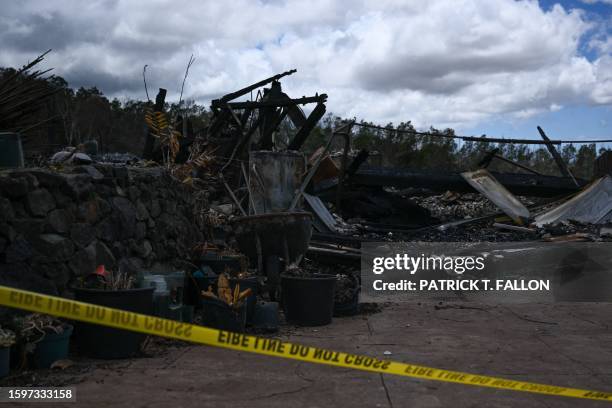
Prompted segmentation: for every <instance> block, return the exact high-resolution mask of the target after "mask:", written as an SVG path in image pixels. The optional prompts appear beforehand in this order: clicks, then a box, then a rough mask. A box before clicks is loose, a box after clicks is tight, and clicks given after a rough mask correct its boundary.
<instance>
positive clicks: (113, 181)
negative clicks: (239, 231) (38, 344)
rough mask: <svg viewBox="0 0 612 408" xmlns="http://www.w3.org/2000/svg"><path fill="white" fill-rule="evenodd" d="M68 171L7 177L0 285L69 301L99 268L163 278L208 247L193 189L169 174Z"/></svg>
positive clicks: (0, 226) (0, 184)
mask: <svg viewBox="0 0 612 408" xmlns="http://www.w3.org/2000/svg"><path fill="white" fill-rule="evenodd" d="M68 171H69V172H65V171H63V172H61V173H60V172H54V171H50V170H44V169H21V170H12V171H3V172H0V284H6V285H10V286H16V287H20V288H24V289H31V290H36V291H44V292H46V293H51V294H60V295H66V294H67V292H69V288H70V284H71V282H72V281H74V280H75V279H77V278H78V277H80V276H83V275H85V274H88V273H91V272H93V271H94V270H95V267H96V266H97V265H99V264H104V265H105V266H106V267H107V268H113V269H116V268H121V269H122V270H126V271H129V272H132V273H134V272H136V271H138V270H152V269H153V270H154V269H157V270H159V269H162V268H164V267H165V266H168V267H169V266H170V265H173V264H176V261H177V259H181V258H182V259H186V257H187V255H188V251H189V248H191V247H192V246H193V245H194V244H195V243H197V242H199V241H201V240H202V235H201V232H200V231H199V230H198V228H197V227H196V225H195V223H194V221H193V220H194V218H193V206H194V199H193V195H192V193H191V191H190V189H189V187H188V186H185V185H181V184H180V183H178V182H177V181H175V180H173V179H171V178H170V176H169V175H168V173H167V172H166V171H165V170H164V169H162V168H134V167H131V168H130V167H115V166H110V165H108V166H107V165H93V166H77V167H73V168H71V169H69V170H68Z"/></svg>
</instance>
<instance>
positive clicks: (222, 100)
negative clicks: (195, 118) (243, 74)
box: [211, 69, 297, 110]
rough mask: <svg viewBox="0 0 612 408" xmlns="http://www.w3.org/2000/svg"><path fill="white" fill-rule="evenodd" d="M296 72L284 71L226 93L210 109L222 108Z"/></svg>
mask: <svg viewBox="0 0 612 408" xmlns="http://www.w3.org/2000/svg"><path fill="white" fill-rule="evenodd" d="M296 72H297V70H295V69H292V70H290V71H286V72H283V73H281V74H277V75H274V76H271V77H270V78H266V79H264V80H262V81H259V82H256V83H254V84H252V85H249V86H247V87H245V88H242V89H239V90H237V91H235V92H232V93H228V94H227V95H224V96H222V97H221V98H220V99H215V100H213V101H212V102H211V107H212V108H213V110H215V109H219V108H221V107H222V106H224V105H225V103H226V102H229V101H231V100H234V99H236V98H239V97H241V96H244V95H246V94H248V93H249V92H251V91H253V90H255V89H257V88H260V87H262V86H264V85H268V84H269V83H270V82H273V81H278V80H279V79H281V78H282V77H285V76H288V75H291V74H294V73H296Z"/></svg>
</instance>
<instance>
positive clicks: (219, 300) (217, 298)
mask: <svg viewBox="0 0 612 408" xmlns="http://www.w3.org/2000/svg"><path fill="white" fill-rule="evenodd" d="M201 294H202V323H203V325H204V326H208V327H213V328H215V329H220V330H228V331H234V332H242V331H244V326H245V324H246V309H247V300H248V298H249V296H250V295H251V294H252V289H251V288H248V289H246V290H244V291H242V292H241V291H240V283H236V284H235V285H234V286H233V289H232V286H231V284H230V281H229V279H228V278H227V276H226V275H225V274H224V273H222V274H221V275H219V280H218V281H217V293H216V294H215V293H214V292H213V289H212V286H209V287H208V290H206V291H202V292H201Z"/></svg>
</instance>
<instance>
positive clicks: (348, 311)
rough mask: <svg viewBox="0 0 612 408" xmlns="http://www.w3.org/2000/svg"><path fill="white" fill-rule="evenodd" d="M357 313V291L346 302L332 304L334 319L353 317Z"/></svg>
mask: <svg viewBox="0 0 612 408" xmlns="http://www.w3.org/2000/svg"><path fill="white" fill-rule="evenodd" d="M357 313H359V291H358V290H356V291H355V293H354V294H353V297H352V298H351V299H350V300H349V301H347V302H341V303H340V302H334V317H341V316H354V315H356V314H357Z"/></svg>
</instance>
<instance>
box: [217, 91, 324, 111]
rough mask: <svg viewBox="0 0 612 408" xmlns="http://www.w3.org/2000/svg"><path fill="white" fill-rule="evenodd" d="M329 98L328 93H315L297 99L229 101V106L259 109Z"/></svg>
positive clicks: (317, 101) (301, 103)
mask: <svg viewBox="0 0 612 408" xmlns="http://www.w3.org/2000/svg"><path fill="white" fill-rule="evenodd" d="M326 100H327V95H326V94H321V95H315V96H304V97H302V98H295V99H284V98H283V99H280V98H279V99H269V100H266V101H263V100H262V101H258V102H251V101H246V102H229V103H228V106H229V107H230V108H232V109H248V108H250V109H259V108H269V107H281V106H291V105H304V104H307V103H319V102H325V101H326Z"/></svg>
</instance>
